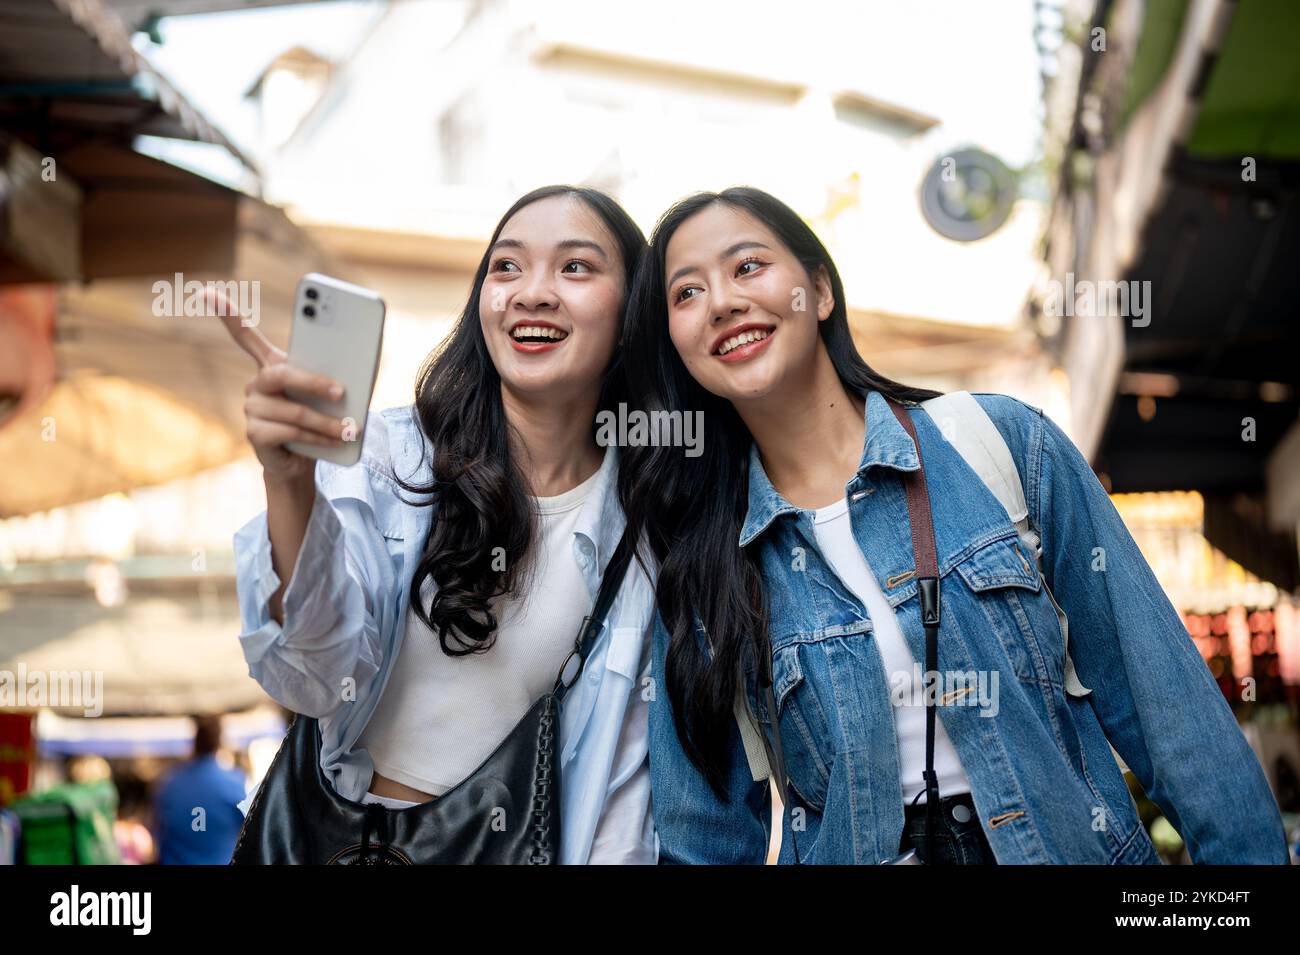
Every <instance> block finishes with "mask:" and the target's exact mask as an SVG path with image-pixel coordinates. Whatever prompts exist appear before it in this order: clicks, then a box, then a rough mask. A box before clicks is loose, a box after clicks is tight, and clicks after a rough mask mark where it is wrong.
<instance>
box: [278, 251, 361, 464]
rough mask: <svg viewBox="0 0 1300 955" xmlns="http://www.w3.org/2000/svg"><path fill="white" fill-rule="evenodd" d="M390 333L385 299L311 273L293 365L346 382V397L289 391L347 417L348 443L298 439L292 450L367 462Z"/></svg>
mask: <svg viewBox="0 0 1300 955" xmlns="http://www.w3.org/2000/svg"><path fill="white" fill-rule="evenodd" d="M383 337H384V300H383V299H382V298H380V297H379V295H378V294H376V293H375V292H373V291H371V290H370V289H368V288H362V287H361V286H359V285H352V284H350V283H348V282H344V281H341V280H340V279H336V278H331V277H330V276H328V275H321V274H320V273H318V272H309V273H308V274H306V275H304V276H303V277H302V281H301V282H299V283H298V292H297V294H296V295H295V296H294V305H293V325H292V328H291V330H290V332H289V364H291V365H294V366H295V367H298V368H301V369H303V370H304V371H310V372H315V373H316V374H318V375H325V376H326V377H328V378H332V379H333V380H335V381H337V382H338V383H339V384H341V385H342V386H343V397H342V398H340V399H338V400H337V401H330V400H328V399H326V398H321V397H318V396H316V395H308V394H302V393H300V392H295V391H291V390H290V389H288V388H286V389H285V394H286V395H287V396H288V397H290V398H292V399H293V400H294V401H300V402H302V403H303V404H305V405H308V406H310V407H312V408H315V409H316V410H317V411H319V412H321V413H323V414H327V415H330V416H331V417H334V418H341V419H343V422H344V425H345V434H344V440H343V444H342V445H341V446H339V447H337V448H330V447H325V446H324V445H318V444H304V443H302V442H298V441H294V442H290V443H289V444H286V445H285V447H287V448H288V449H289V450H290V451H292V452H294V453H295V454H301V455H304V456H306V457H309V458H318V459H320V460H321V461H330V462H332V463H334V464H342V465H348V464H356V463H357V462H358V461H359V460H361V442H362V439H363V438H364V437H365V428H366V414H367V412H368V411H369V410H370V396H371V394H372V393H373V392H374V390H375V375H376V374H377V373H378V371H379V346H380V344H381V343H382V341H383Z"/></svg>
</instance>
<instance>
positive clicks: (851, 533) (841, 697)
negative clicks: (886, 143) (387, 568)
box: [621, 188, 1287, 863]
mask: <svg viewBox="0 0 1300 955" xmlns="http://www.w3.org/2000/svg"><path fill="white" fill-rule="evenodd" d="M631 308H632V315H631V326H630V329H629V334H628V341H627V345H628V349H629V353H630V354H634V355H636V356H638V360H637V361H635V362H632V363H630V380H631V385H632V390H633V393H634V394H637V395H638V396H640V397H641V399H642V400H643V401H644V402H645V404H646V407H647V408H649V409H651V410H661V411H662V410H667V411H677V410H681V411H691V410H695V409H703V412H704V421H705V438H704V451H703V454H702V455H699V456H696V457H690V456H686V455H684V454H682V453H680V451H675V450H674V449H672V448H647V449H644V450H637V449H633V451H632V452H630V453H629V463H628V467H627V468H626V470H625V471H624V475H623V482H624V485H625V486H624V487H623V488H622V491H621V493H622V496H623V500H624V504H625V509H626V510H627V511H628V514H629V520H630V521H631V522H632V524H633V526H636V527H642V528H644V529H645V531H646V532H647V534H648V537H649V541H650V544H651V547H652V549H653V550H654V552H655V556H656V557H657V558H658V559H659V561H660V562H661V567H660V571H659V578H658V582H657V598H658V608H659V615H658V618H657V621H656V627H655V634H654V646H653V673H654V678H655V686H656V687H659V688H661V690H660V691H659V692H657V693H656V696H655V700H654V701H653V702H652V703H651V710H650V758H651V779H652V787H653V796H654V810H655V822H656V827H657V829H658V835H659V845H660V859H661V861H665V862H750V863H761V862H762V861H763V860H764V858H765V855H766V852H767V846H768V819H769V812H770V796H769V794H770V788H769V784H768V781H767V778H766V775H765V772H764V771H761V770H760V771H756V772H751V762H750V760H748V759H747V758H746V756H747V752H746V739H745V737H744V734H742V732H741V730H740V728H739V727H740V725H742V724H743V721H744V719H745V714H744V712H743V711H744V710H745V709H748V711H749V713H751V714H752V715H753V717H754V718H756V719H757V721H758V726H759V729H760V731H761V732H762V733H764V734H766V736H767V738H768V742H769V745H768V746H767V747H766V748H767V749H768V750H769V751H772V752H777V753H780V752H782V751H783V754H784V764H785V767H786V770H787V773H788V777H789V783H788V790H787V792H786V793H785V794H783V797H784V798H785V800H786V807H785V809H786V811H785V813H784V823H783V831H782V840H781V855H780V860H781V861H782V862H790V861H800V862H814V863H879V862H887V861H892V860H894V859H895V858H897V857H898V856H899V855H900V853H901V852H902V851H904V850H906V849H907V848H909V847H910V848H915V849H917V850H918V852H923V846H924V839H923V836H924V814H923V809H924V804H923V803H921V802H919V800H920V799H921V798H923V797H924V786H923V782H922V778H921V777H922V770H923V768H924V753H925V744H924V710H925V707H924V696H923V694H922V693H920V692H918V690H919V689H920V688H921V687H922V678H921V674H920V673H919V667H917V666H916V665H915V663H914V661H923V660H924V659H925V657H924V637H923V628H922V626H921V622H920V615H919V610H918V598H917V594H916V591H917V584H916V581H915V579H914V578H915V576H916V567H915V559H914V556H913V548H912V536H911V530H910V522H909V516H908V508H907V501H906V494H905V490H904V483H903V478H904V476H905V475H906V474H907V473H908V472H914V471H915V470H916V469H917V468H918V466H919V465H920V463H921V460H922V459H923V461H924V467H925V474H926V477H927V480H928V485H929V497H930V500H931V506H932V510H933V520H934V537H935V541H936V548H937V558H938V573H939V577H940V591H941V594H942V620H941V627H940V631H939V642H938V666H937V668H936V674H935V676H936V678H937V682H936V683H935V684H934V692H935V695H936V698H937V701H938V703H939V704H940V705H939V706H937V707H936V710H937V715H938V718H939V719H938V724H939V725H938V735H937V738H936V741H935V755H934V761H935V768H936V773H937V776H938V781H939V792H940V795H941V797H942V799H941V803H940V806H941V810H942V811H941V812H940V813H939V815H938V820H939V821H940V826H938V827H936V830H937V831H936V837H937V842H936V849H935V858H933V859H929V860H926V861H931V862H957V863H967V862H993V861H996V862H1000V863H1047V862H1061V863H1153V862H1159V857H1158V856H1157V854H1156V852H1155V850H1154V848H1153V846H1152V844H1151V841H1150V839H1149V838H1148V837H1147V834H1146V832H1145V830H1144V828H1143V826H1142V824H1141V822H1140V821H1139V819H1138V815H1137V812H1136V809H1135V806H1134V803H1133V800H1132V798H1131V796H1130V795H1129V791H1128V788H1127V786H1126V784H1125V781H1124V778H1123V775H1122V773H1121V770H1120V768H1119V766H1118V765H1117V763H1116V760H1115V758H1114V753H1113V752H1112V745H1113V749H1114V751H1115V752H1117V753H1118V755H1119V756H1120V757H1122V758H1123V760H1124V762H1125V763H1126V764H1127V765H1128V767H1129V768H1131V770H1132V771H1133V773H1134V774H1135V775H1136V777H1137V779H1138V780H1139V781H1140V782H1141V784H1142V786H1143V787H1144V788H1145V790H1146V792H1147V793H1148V794H1149V795H1150V796H1151V798H1152V799H1154V800H1155V802H1157V803H1158V804H1159V805H1160V807H1161V808H1162V809H1163V811H1164V813H1165V815H1166V816H1167V817H1168V818H1169V820H1170V821H1171V822H1172V823H1173V824H1174V826H1175V827H1176V828H1177V829H1178V830H1179V832H1180V833H1181V834H1182V836H1183V839H1184V840H1185V842H1186V844H1187V846H1188V849H1189V850H1190V853H1191V857H1192V859H1193V860H1194V861H1196V862H1276V863H1282V862H1286V861H1287V850H1286V845H1285V842H1284V837H1283V831H1282V825H1281V820H1280V816H1279V813H1278V809H1277V806H1276V803H1275V802H1274V800H1273V797H1272V795H1271V794H1270V792H1269V788H1268V785H1267V782H1266V780H1265V777H1264V774H1263V772H1262V771H1261V769H1260V766H1259V763H1258V761H1257V760H1256V758H1255V756H1254V754H1253V753H1252V751H1251V750H1250V748H1249V747H1248V745H1247V744H1246V742H1245V740H1244V738H1243V735H1242V733H1241V731H1240V730H1239V728H1238V726H1237V723H1236V721H1235V720H1234V718H1233V715H1232V712H1231V710H1230V709H1229V707H1228V705H1227V703H1226V701H1225V700H1224V698H1223V696H1222V694H1221V693H1220V691H1219V689H1218V687H1217V685H1216V684H1215V682H1214V680H1213V679H1212V678H1211V676H1210V673H1209V671H1208V669H1207V668H1206V666H1205V664H1204V662H1203V661H1202V660H1201V658H1200V656H1199V654H1198V653H1197V651H1196V648H1195V646H1194V645H1193V643H1192V641H1191V639H1190V637H1189V635H1188V633H1187V632H1186V630H1185V628H1184V627H1183V624H1182V621H1181V619H1180V617H1179V615H1178V613H1177V612H1176V611H1175V609H1174V608H1173V607H1172V606H1171V605H1170V603H1169V600H1168V599H1167V597H1166V596H1165V594H1164V592H1163V591H1162V589H1161V587H1160V585H1159V583H1158V582H1157V581H1156V578H1155V576H1154V575H1153V574H1152V572H1151V569H1150V568H1149V566H1148V565H1147V563H1146V562H1145V560H1144V559H1143V558H1142V555H1141V553H1140V552H1139V550H1138V548H1137V546H1136V545H1135V543H1134V542H1133V540H1132V538H1131V537H1130V535H1129V534H1128V532H1127V530H1126V529H1125V527H1124V525H1123V523H1122V522H1121V520H1120V517H1119V515H1118V513H1117V512H1116V510H1115V508H1114V506H1113V505H1112V504H1111V502H1110V500H1109V499H1108V498H1107V496H1106V493H1105V491H1104V490H1103V489H1102V487H1101V485H1100V484H1099V483H1098V481H1097V479H1096V477H1095V476H1094V475H1093V473H1092V471H1091V469H1090V468H1089V466H1088V464H1087V462H1086V461H1085V459H1084V458H1083V456H1082V455H1081V454H1080V453H1079V451H1078V450H1077V449H1076V448H1075V446H1074V445H1073V444H1072V443H1071V442H1070V440H1069V439H1068V438H1067V437H1066V436H1065V434H1064V433H1063V432H1062V431H1061V430H1060V429H1059V428H1058V427H1057V426H1056V425H1055V424H1054V423H1053V422H1052V421H1051V420H1050V419H1048V418H1047V417H1046V416H1044V415H1043V414H1042V412H1041V411H1040V410H1039V409H1037V408H1033V407H1030V406H1028V405H1025V404H1023V403H1021V402H1020V401H1017V400H1016V399H1014V398H1010V397H1006V396H1003V395H994V394H981V395H977V396H976V400H977V401H978V402H979V405H980V407H981V408H983V410H984V411H985V412H987V414H988V416H989V417H990V418H991V419H992V422H993V423H994V425H995V426H996V428H997V430H998V432H999V434H1000V435H1001V436H1002V438H1003V439H1004V440H1005V442H1006V444H1007V446H1008V448H1009V450H1010V452H1011V456H1012V458H1013V460H1014V463H1015V465H1016V468H1017V469H1018V471H1019V474H1020V476H1021V478H1022V483H1023V486H1024V490H1025V495H1026V499H1027V505H1028V509H1029V518H1030V520H1031V522H1032V525H1033V527H1034V528H1035V529H1036V530H1037V531H1038V533H1039V534H1040V535H1041V542H1042V552H1043V557H1042V560H1043V564H1042V570H1043V575H1044V577H1045V579H1046V583H1047V585H1048V586H1049V587H1050V592H1051V594H1054V596H1055V598H1056V601H1057V602H1059V604H1060V605H1061V607H1062V608H1063V610H1064V613H1065V615H1066V616H1067V617H1068V621H1069V626H1068V630H1067V629H1065V628H1063V626H1062V624H1061V622H1060V620H1059V618H1058V616H1057V612H1056V608H1055V605H1054V604H1053V602H1052V596H1051V595H1049V591H1048V589H1047V587H1045V586H1043V581H1042V579H1040V577H1039V574H1038V568H1037V567H1036V566H1035V555H1034V554H1031V553H1027V552H1026V548H1025V545H1024V543H1023V541H1022V540H1021V539H1020V537H1019V536H1018V533H1017V528H1016V527H1015V526H1014V525H1013V524H1012V523H1011V519H1010V517H1009V516H1008V514H1007V511H1006V510H1005V509H1004V508H1003V506H1002V505H1001V504H1000V503H999V501H998V499H997V498H996V497H995V496H994V495H993V494H992V493H991V492H990V491H989V489H988V488H987V487H986V486H985V485H984V483H983V482H982V481H981V480H980V478H979V477H978V476H977V475H976V474H975V473H974V472H973V471H972V470H971V468H970V467H969V466H968V465H967V464H966V463H965V461H964V460H963V459H962V457H961V455H960V454H959V453H958V452H957V451H956V450H955V449H954V447H953V446H952V445H950V444H949V443H948V442H947V441H946V440H945V438H944V435H943V434H942V433H941V430H940V427H939V426H938V425H937V424H936V423H935V422H934V421H932V420H931V419H930V417H929V415H928V414H927V413H926V412H925V411H924V410H923V409H922V408H920V407H919V406H918V405H917V402H919V401H921V400H924V399H926V398H929V397H933V396H935V395H936V393H935V392H932V391H926V390H923V389H919V388H910V387H907V386H904V385H900V384H898V383H896V382H893V381H890V380H888V379H886V378H883V377H882V376H880V375H879V374H877V373H875V372H874V371H872V370H871V369H870V368H869V367H868V366H867V365H866V364H865V363H864V362H863V361H862V359H861V357H860V356H859V355H858V353H857V351H856V350H855V348H854V344H853V341H852V338H851V336H850V332H849V327H848V322H847V318H846V311H845V305H844V291H843V287H842V285H841V282H840V278H839V275H838V274H837V272H836V269H835V265H834V263H833V262H832V261H831V259H830V257H829V256H828V254H827V252H826V250H825V248H824V247H823V246H822V244H821V243H820V242H819V241H818V240H817V238H816V236H815V235H814V234H813V233H812V231H811V230H810V229H809V228H808V227H807V226H806V225H805V224H804V223H803V222H802V221H801V220H800V219H799V217H798V216H797V215H796V214H795V213H794V212H793V211H792V210H790V209H789V208H788V207H787V206H785V205H784V204H782V203H781V202H779V201H778V200H776V199H774V198H773V197H771V196H769V195H767V194H766V193H763V192H760V191H758V190H754V189H748V188H737V189H728V190H726V191H725V192H722V193H720V194H713V193H706V194H701V195H698V196H693V197H690V198H688V199H685V200H683V201H682V202H680V203H678V204H677V205H676V206H674V207H673V208H672V209H671V210H669V211H668V212H667V213H666V214H665V215H664V217H663V218H662V219H661V220H660V222H659V224H658V226H657V227H656V229H655V233H654V235H653V236H652V238H651V243H650V252H649V253H648V255H647V257H646V261H645V264H644V265H643V267H642V269H641V270H640V271H639V273H638V277H637V282H636V286H635V291H634V296H633V302H632V305H631ZM889 399H894V400H896V401H898V402H900V403H902V405H903V407H904V408H905V413H906V414H907V415H909V416H910V419H911V421H912V424H913V425H914V427H915V430H916V434H917V441H918V442H919V444H920V455H919V457H918V449H917V444H916V443H915V442H914V441H913V439H912V438H911V437H910V436H909V434H908V431H907V430H906V429H905V428H904V427H903V426H902V424H901V422H900V421H899V420H898V419H896V417H895V415H894V413H893V412H892V410H891V408H890V405H889ZM1067 633H1068V653H1067V645H1066V636H1067ZM768 659H770V661H771V680H772V687H771V689H772V694H771V699H772V700H773V702H774V707H775V713H772V712H769V708H768V706H767V705H766V703H765V698H766V694H764V693H760V692H758V689H757V677H756V675H757V674H759V673H761V672H762V670H763V669H764V663H765V661H766V660H768ZM927 687H928V684H927ZM954 687H955V688H954ZM738 690H739V695H738ZM737 714H739V720H738V718H737ZM773 721H775V723H776V726H777V733H776V734H774V733H773V732H772V723H773ZM776 743H779V744H780V749H779V750H777V747H776V746H775V744H776ZM759 752H760V753H761V752H762V749H761V748H760V750H759ZM749 755H750V756H753V755H754V754H753V752H752V751H751V752H750V754H749ZM755 763H756V764H757V765H759V766H760V767H761V765H762V761H761V760H755ZM756 777H758V778H756ZM796 851H797V857H796Z"/></svg>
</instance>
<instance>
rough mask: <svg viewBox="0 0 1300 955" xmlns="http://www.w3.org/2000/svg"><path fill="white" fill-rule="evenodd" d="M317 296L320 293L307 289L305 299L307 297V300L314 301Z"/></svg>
mask: <svg viewBox="0 0 1300 955" xmlns="http://www.w3.org/2000/svg"><path fill="white" fill-rule="evenodd" d="M318 295H320V293H319V292H317V291H316V290H315V289H314V288H309V289H307V297H308V298H310V299H315V298H316V297H317V296H318Z"/></svg>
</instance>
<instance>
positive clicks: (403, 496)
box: [235, 405, 657, 865]
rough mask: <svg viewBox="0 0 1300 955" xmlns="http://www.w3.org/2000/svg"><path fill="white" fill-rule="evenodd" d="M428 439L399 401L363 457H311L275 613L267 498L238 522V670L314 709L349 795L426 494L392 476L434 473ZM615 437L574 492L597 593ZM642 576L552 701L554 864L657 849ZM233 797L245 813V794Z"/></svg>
mask: <svg viewBox="0 0 1300 955" xmlns="http://www.w3.org/2000/svg"><path fill="white" fill-rule="evenodd" d="M430 458H431V455H430V453H429V448H428V447H427V443H426V441H425V439H424V435H423V433H422V432H421V430H420V428H419V424H418V422H417V421H416V420H415V419H414V417H413V409H412V407H411V406H409V405H408V406H406V407H402V408H391V409H389V410H387V411H384V412H381V413H378V414H374V413H372V414H371V415H370V416H369V418H368V421H367V425H366V432H365V439H364V443H363V446H362V455H361V461H360V462H359V463H357V464H355V465H352V466H351V467H340V466H338V465H334V464H330V463H327V462H324V461H321V462H318V463H317V465H316V486H317V495H316V502H315V504H314V505H313V508H312V512H311V518H310V520H309V522H308V525H307V532H306V535H305V536H304V538H303V542H302V549H301V550H300V551H299V554H298V562H297V565H296V566H295V568H294V572H293V575H292V577H291V579H290V581H289V585H288V587H287V588H286V589H285V593H284V597H283V602H284V619H285V624H284V625H283V626H281V625H280V624H278V623H276V621H275V620H274V618H272V617H271V614H270V608H269V599H270V597H271V595H272V594H273V593H275V591H276V590H277V589H279V587H280V578H279V576H278V575H277V574H276V572H275V569H274V568H273V567H272V564H271V545H270V539H269V536H268V533H267V525H266V512H265V511H264V512H262V513H261V514H259V515H258V516H257V517H255V518H253V519H252V520H251V521H249V522H248V523H247V524H246V525H245V526H244V527H242V528H241V529H240V530H239V531H238V532H237V533H236V534H235V564H236V584H237V587H238V592H239V609H240V615H241V618H242V628H243V629H242V632H241V633H240V635H239V640H240V643H241V645H242V647H243V650H244V657H245V659H246V660H247V661H248V667H249V674H250V675H251V676H252V677H253V678H254V679H255V680H257V682H258V683H260V684H261V685H262V687H263V689H265V690H266V692H267V693H268V694H269V695H270V696H271V697H272V698H273V699H274V700H276V701H277V702H279V703H281V704H282V705H284V706H286V707H288V708H289V709H291V710H293V711H294V712H297V713H302V714H305V715H307V716H312V717H316V718H317V719H318V720H319V721H320V732H321V767H322V769H323V770H324V772H325V774H326V776H327V777H328V778H329V779H330V780H331V781H332V783H333V784H334V787H335V789H336V790H337V791H338V793H339V795H341V796H343V797H344V798H345V799H351V800H353V801H356V802H360V801H361V799H362V797H363V796H364V795H365V793H366V791H367V789H368V787H369V785H370V779H371V775H372V773H373V771H374V764H373V763H372V761H371V759H370V755H369V753H367V751H366V750H365V749H364V748H363V747H360V746H358V745H357V741H358V739H359V738H360V736H361V733H362V730H363V729H364V728H365V725H366V722H367V720H369V719H370V716H371V714H372V713H373V712H374V710H375V706H376V705H377V703H378V701H379V697H380V694H381V693H382V692H383V689H384V686H385V685H386V683H387V681H388V676H389V674H390V673H391V672H392V669H393V665H394V662H395V661H396V660H397V658H398V655H399V652H400V650H401V644H402V638H403V635H404V632H405V629H406V626H405V624H406V615H407V606H408V599H409V593H410V586H411V578H412V576H413V575H414V572H415V567H416V564H417V563H418V561H419V558H420V555H421V553H422V551H423V549H424V545H425V541H426V540H427V538H428V534H429V529H430V526H431V522H432V520H433V519H434V514H433V511H434V508H432V507H417V506H413V505H411V504H408V503H406V502H407V501H410V500H413V499H414V497H415V495H413V494H411V493H409V492H405V491H402V490H401V489H400V488H399V487H398V486H397V484H396V483H395V481H394V480H393V475H394V473H396V474H397V475H398V476H400V477H401V478H402V479H403V480H406V481H408V482H418V483H426V482H428V480H429V479H430V476H431V471H430V463H429V462H430ZM617 468H618V455H617V449H615V448H612V447H611V448H609V449H608V450H607V452H606V455H605V460H604V463H603V464H602V465H601V468H600V471H599V477H598V479H597V482H596V486H595V487H594V488H593V490H592V493H591V495H590V496H589V497H588V498H587V500H586V501H585V502H584V504H583V505H582V510H581V512H580V514H579V517H578V522H577V526H576V528H575V529H574V540H573V554H574V559H575V560H576V561H577V563H578V567H579V568H580V569H581V571H582V575H583V579H584V580H585V581H586V584H587V588H588V590H589V591H590V594H591V599H592V601H593V603H594V601H595V597H596V592H597V590H598V589H599V587H600V578H601V568H602V567H604V565H605V564H606V563H607V562H608V561H609V558H610V555H611V554H612V553H613V551H614V549H615V547H617V545H618V540H619V538H620V536H621V535H622V533H623V528H624V525H625V523H626V522H625V519H624V516H623V511H622V508H621V507H620V506H619V503H618V494H617V480H616V478H617ZM653 621H654V587H653V583H652V582H651V580H650V579H649V578H648V577H647V576H646V574H645V572H644V570H643V569H642V568H641V567H640V566H639V564H638V563H637V562H636V561H633V562H632V566H631V568H630V569H629V571H628V575H627V577H626V578H625V580H624V582H623V585H622V587H621V588H620V589H619V593H618V595H617V597H616V598H615V600H614V603H613V606H612V607H611V609H610V612H609V615H608V617H607V618H606V621H605V624H604V627H603V628H602V630H601V634H600V636H599V638H598V639H597V641H596V643H595V646H594V647H593V648H592V651H591V653H590V655H589V657H588V658H587V662H586V667H585V670H584V674H583V676H582V678H581V679H578V680H576V681H575V682H574V684H573V686H572V687H571V689H570V690H569V692H568V694H567V695H566V696H565V698H564V701H563V703H562V705H561V708H560V771H561V774H562V780H563V785H562V786H561V787H560V793H561V796H560V799H561V805H560V862H561V863H562V864H566V865H567V864H583V863H587V862H592V863H597V862H606V863H653V862H654V861H655V860H656V857H657V848H656V839H655V832H654V824H653V820H652V817H651V813H650V777H649V767H648V762H647V742H646V737H647V701H648V699H650V698H651V697H652V696H653V694H651V693H650V692H649V686H650V682H649V681H650V656H649V635H650V631H651V628H652V626H653ZM253 795H254V794H250V795H249V798H248V799H246V800H245V801H244V803H242V804H241V808H242V809H244V811H245V812H246V811H247V808H248V806H249V805H251V802H252V797H253Z"/></svg>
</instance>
